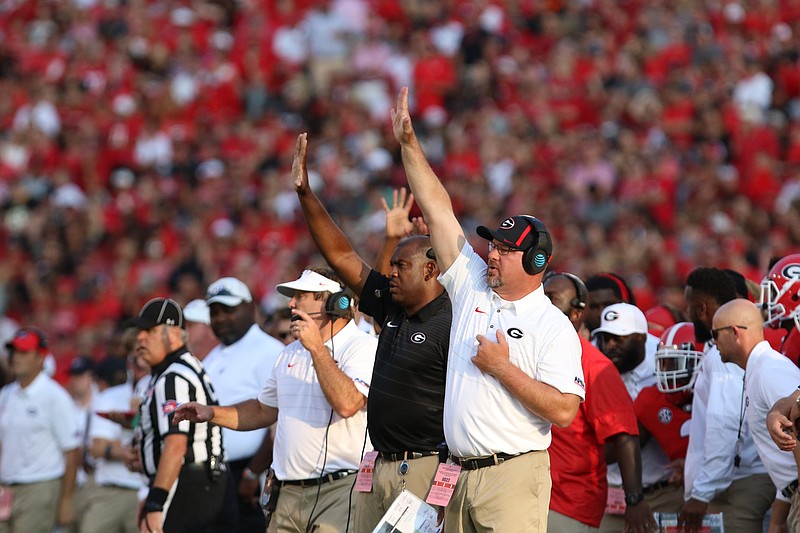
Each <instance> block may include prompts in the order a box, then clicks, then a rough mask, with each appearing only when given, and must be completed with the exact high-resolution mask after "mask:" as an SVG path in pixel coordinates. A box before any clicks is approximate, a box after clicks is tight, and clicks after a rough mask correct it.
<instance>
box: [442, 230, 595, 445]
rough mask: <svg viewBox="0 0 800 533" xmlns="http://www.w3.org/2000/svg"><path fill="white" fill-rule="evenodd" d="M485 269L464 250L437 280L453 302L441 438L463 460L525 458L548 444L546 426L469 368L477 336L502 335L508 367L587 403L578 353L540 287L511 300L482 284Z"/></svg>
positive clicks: (570, 332) (571, 332)
mask: <svg viewBox="0 0 800 533" xmlns="http://www.w3.org/2000/svg"><path fill="white" fill-rule="evenodd" d="M485 272H486V262H485V261H484V260H483V259H482V258H481V257H480V256H479V255H478V254H477V253H475V251H474V250H473V249H472V246H470V244H469V243H465V244H464V247H463V248H462V250H461V253H460V255H459V256H458V257H457V258H456V260H455V261H454V262H453V264H452V265H451V266H450V268H449V269H448V270H447V272H444V273H442V274H441V275H440V276H439V281H440V282H441V283H442V285H443V286H444V288H445V290H447V292H448V294H449V295H450V299H451V301H452V303H453V326H452V328H451V331H450V355H449V358H448V366H447V385H446V389H445V409H444V432H445V437H446V439H447V445H448V446H449V448H450V452H451V453H453V454H454V455H457V456H461V457H476V456H485V455H491V454H493V453H509V454H517V453H525V452H528V451H531V450H545V449H547V447H548V446H549V445H550V426H551V424H550V422H549V421H547V420H545V419H543V418H541V417H539V416H537V415H535V414H533V413H532V412H530V411H529V410H528V409H526V408H525V406H524V405H522V403H520V402H519V401H518V400H517V399H516V398H514V397H513V396H512V395H511V393H510V392H508V390H507V389H506V388H505V387H503V385H501V384H500V382H499V381H497V379H496V378H494V377H493V376H490V375H488V374H484V373H483V372H482V371H481V370H480V369H478V367H476V366H475V365H474V364H473V362H472V357H474V355H475V353H476V341H475V337H476V336H477V335H479V334H480V335H485V336H486V337H487V338H488V339H490V340H492V341H494V340H495V339H496V338H497V331H498V330H500V331H503V333H504V334H505V337H506V339H507V341H508V344H509V356H510V359H511V362H512V363H513V364H514V365H515V366H517V367H518V368H520V369H521V370H522V371H523V372H524V373H525V374H527V375H528V376H530V377H531V378H533V379H535V380H538V381H541V382H543V383H547V384H548V385H550V386H552V387H554V388H555V389H557V390H559V391H560V392H562V393H569V394H575V395H576V396H579V397H580V398H581V399H583V398H584V396H585V386H584V378H583V370H582V369H581V346H580V341H579V339H578V334H577V333H576V332H575V328H573V326H572V324H571V323H570V321H569V320H568V319H567V317H566V316H565V315H564V313H562V312H561V311H560V310H558V308H556V307H555V306H554V305H553V304H552V303H551V302H550V299H549V298H547V296H545V294H544V289H543V288H542V287H541V286H539V287H538V288H537V289H536V290H534V291H533V292H531V293H530V294H528V295H527V296H525V297H524V298H521V299H519V300H516V301H507V300H504V299H503V298H501V297H500V296H498V295H497V293H495V292H494V291H493V290H492V289H491V288H490V287H489V286H488V285H487V283H486V281H485V277H484V276H485Z"/></svg>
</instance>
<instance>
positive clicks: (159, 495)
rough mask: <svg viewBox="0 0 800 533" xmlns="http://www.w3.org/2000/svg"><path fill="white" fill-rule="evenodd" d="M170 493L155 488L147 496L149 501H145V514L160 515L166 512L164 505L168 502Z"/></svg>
mask: <svg viewBox="0 0 800 533" xmlns="http://www.w3.org/2000/svg"><path fill="white" fill-rule="evenodd" d="M168 496H169V492H167V491H165V490H164V489H162V488H159V487H153V488H152V489H150V492H149V493H148V494H147V499H146V500H145V501H144V511H145V513H160V512H161V511H163V510H164V504H165V503H166V502H167V497H168Z"/></svg>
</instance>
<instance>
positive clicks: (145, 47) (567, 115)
mask: <svg viewBox="0 0 800 533" xmlns="http://www.w3.org/2000/svg"><path fill="white" fill-rule="evenodd" d="M0 9H2V17H0V88H1V89H2V94H3V95H4V98H3V99H2V102H1V103H0V131H2V136H1V137H0V215H2V222H3V224H2V227H0V235H2V241H3V242H4V243H6V244H5V245H4V246H3V247H2V249H0V260H1V261H0V265H2V266H1V267H0V295H2V296H1V297H0V302H2V304H0V305H2V308H3V309H4V311H5V316H6V319H5V320H6V321H9V320H13V321H15V322H17V323H20V324H46V325H47V328H46V329H47V332H48V334H49V335H50V337H51V339H52V342H51V345H52V347H53V353H54V354H55V355H56V357H57V358H58V359H59V362H60V365H59V367H60V369H65V368H66V366H67V365H68V362H69V360H70V359H71V357H72V356H73V355H76V354H85V355H90V356H93V357H102V356H103V355H104V354H105V353H106V352H107V351H108V350H110V349H113V348H112V347H110V346H109V345H108V344H109V342H111V341H110V339H112V338H113V337H114V335H113V334H112V332H113V331H114V328H115V325H116V324H118V323H119V322H120V320H121V319H123V318H125V317H129V316H133V315H135V313H136V311H137V310H138V308H139V307H140V306H141V304H142V303H143V302H145V301H147V300H148V299H149V298H150V297H151V296H153V295H156V294H162V293H166V292H168V293H169V294H172V295H173V297H174V298H175V299H176V300H177V301H178V302H179V303H181V304H185V303H187V302H188V301H190V300H191V299H193V298H197V297H201V296H202V295H203V289H204V287H205V285H206V284H207V283H208V282H210V281H211V280H213V279H216V278H218V277H221V276H223V275H233V276H237V277H239V278H240V279H243V280H245V281H246V282H247V283H248V285H249V286H251V287H252V288H253V291H254V293H255V294H256V298H257V299H258V300H259V301H260V302H261V307H262V308H263V309H266V310H272V309H274V308H276V307H279V306H280V305H281V304H282V301H280V300H278V299H277V296H276V295H275V292H274V290H273V287H274V286H275V285H276V283H278V282H279V281H280V280H282V279H286V278H287V276H290V275H292V274H293V273H294V272H295V271H296V270H297V269H298V268H301V267H302V266H304V265H306V264H308V263H310V262H311V261H310V258H311V257H312V256H314V254H315V250H314V247H313V245H312V244H311V242H310V241H309V239H308V238H307V237H306V236H305V234H304V232H303V231H302V226H303V222H302V218H301V217H300V216H299V209H298V204H297V201H296V199H295V198H294V196H293V194H292V192H291V190H290V188H289V186H288V184H287V181H286V179H285V176H286V175H287V174H288V172H289V166H290V164H291V153H292V147H293V143H294V139H295V135H296V132H298V131H309V132H310V133H311V134H312V137H311V138H312V139H313V140H314V142H313V143H312V144H311V146H310V154H309V157H310V160H311V161H313V165H312V167H313V169H314V171H313V172H312V176H311V180H312V185H313V186H314V187H315V189H316V190H317V191H318V192H319V194H321V195H322V196H323V197H324V198H325V199H326V203H328V205H330V206H331V210H332V211H333V214H334V216H335V217H336V218H337V220H338V221H340V222H341V224H342V226H343V228H344V229H345V231H346V232H347V234H348V235H351V236H352V237H353V240H354V242H355V243H356V246H357V247H358V249H359V250H361V251H363V252H364V253H365V255H366V256H374V254H375V253H376V252H377V249H378V246H379V243H380V236H381V234H382V228H381V224H382V220H383V219H382V213H381V211H380V203H379V198H380V197H381V196H382V195H384V194H385V193H386V191H387V190H388V188H389V187H391V186H399V185H402V184H404V183H405V176H404V174H403V171H402V165H401V164H400V161H399V152H398V149H397V147H396V145H395V144H394V143H393V142H392V139H391V135H390V130H389V128H388V124H387V120H386V113H387V110H388V108H389V107H390V106H391V102H392V99H393V97H394V95H395V94H396V92H397V90H398V89H399V87H401V86H403V85H407V86H409V87H410V89H411V91H410V94H411V95H412V101H411V104H410V105H411V109H412V111H413V112H414V113H415V115H416V116H419V117H421V119H420V120H418V121H417V130H418V132H419V135H420V138H421V142H422V143H423V146H424V148H425V150H426V154H427V155H428V157H429V159H430V161H431V163H432V165H433V167H434V169H435V170H436V171H437V173H438V174H439V175H440V176H441V177H442V179H443V181H444V182H445V183H446V184H447V187H448V190H449V191H450V192H451V194H452V197H453V201H454V204H455V209H456V212H457V214H458V215H459V216H461V218H462V220H463V223H464V226H465V227H467V228H470V227H474V226H477V225H478V224H479V223H483V222H488V221H490V220H493V219H494V218H496V217H497V216H499V213H501V212H506V211H507V212H533V213H536V214H537V216H539V217H541V218H542V220H547V221H548V223H549V226H550V227H551V228H552V231H553V232H554V238H555V239H556V241H557V242H558V243H559V249H558V252H557V255H556V256H555V257H554V259H553V265H554V266H555V267H556V268H557V269H559V270H569V271H571V272H575V273H577V274H578V275H582V276H585V275H589V274H591V273H594V272H599V271H614V272H617V273H620V274H621V275H623V276H624V277H625V278H626V279H627V280H628V281H629V283H630V285H631V287H632V289H633V291H634V292H635V293H636V295H637V296H639V300H640V302H641V303H642V306H643V307H644V308H647V307H649V306H651V305H654V304H655V303H656V302H658V301H663V302H669V303H675V304H678V305H680V304H681V301H680V294H681V291H680V286H681V284H682V282H683V280H684V279H685V277H686V275H687V274H688V272H689V271H690V270H691V269H692V268H693V267H695V266H699V265H709V266H719V267H730V268H733V269H735V270H737V271H739V272H742V273H743V274H744V275H745V276H747V277H748V278H750V279H753V280H756V281H758V280H759V279H760V278H761V277H762V276H763V273H764V272H766V270H767V267H768V261H769V258H770V257H780V256H783V255H785V254H786V253H788V252H789V251H791V250H792V249H795V250H796V249H797V247H798V246H799V245H800V221H799V220H798V217H800V210H799V209H798V205H797V199H798V197H800V176H798V174H797V172H798V170H797V169H798V168H799V167H798V163H800V122H798V120H800V63H798V46H799V44H800V26H798V22H799V21H800V2H796V1H793V0H780V1H778V0H751V1H748V2H738V3H737V2H727V3H723V2H665V1H647V2H644V1H636V0H626V1H623V2H611V1H600V0H597V1H592V2H559V1H532V0H530V1H519V2H502V3H500V2H486V1H474V2H466V1H449V2H414V1H410V0H409V1H400V0H381V1H376V2H366V1H363V0H333V1H330V2H328V1H316V0H314V1H312V0H281V1H277V2H272V1H261V2H258V1H255V0H254V1H248V2H209V1H202V0H198V1H195V2H178V1H141V0H137V1H131V2H121V1H112V0H109V1H102V2H101V1H99V0H98V1H95V0H70V1H59V2H6V3H4V4H3V5H2V6H0ZM13 330H14V327H13V325H11V326H9V325H8V324H7V323H6V322H4V324H3V327H2V331H3V334H2V336H4V338H6V339H7V338H8V337H10V335H11V334H12V333H13Z"/></svg>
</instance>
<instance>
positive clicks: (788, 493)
mask: <svg viewBox="0 0 800 533" xmlns="http://www.w3.org/2000/svg"><path fill="white" fill-rule="evenodd" d="M796 491H797V480H796V479H795V480H794V481H792V482H791V483H789V484H788V485H786V486H785V487H783V489H782V490H781V494H783V495H784V496H785V497H786V498H789V499H790V500H791V499H792V496H794V493H795V492H796Z"/></svg>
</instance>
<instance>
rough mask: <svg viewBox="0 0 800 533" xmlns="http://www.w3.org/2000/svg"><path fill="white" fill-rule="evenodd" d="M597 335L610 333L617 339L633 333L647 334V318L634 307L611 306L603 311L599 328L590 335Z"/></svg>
mask: <svg viewBox="0 0 800 533" xmlns="http://www.w3.org/2000/svg"><path fill="white" fill-rule="evenodd" d="M598 333H610V334H611V335H617V336H618V337H626V336H628V335H633V334H634V333H647V318H646V317H645V316H644V313H642V310H641V309H639V308H638V307H636V306H635V305H631V304H626V303H619V304H612V305H609V306H608V307H606V308H605V309H603V312H602V314H601V317H600V327H599V328H597V329H596V330H594V331H593V332H592V335H597V334H598Z"/></svg>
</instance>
